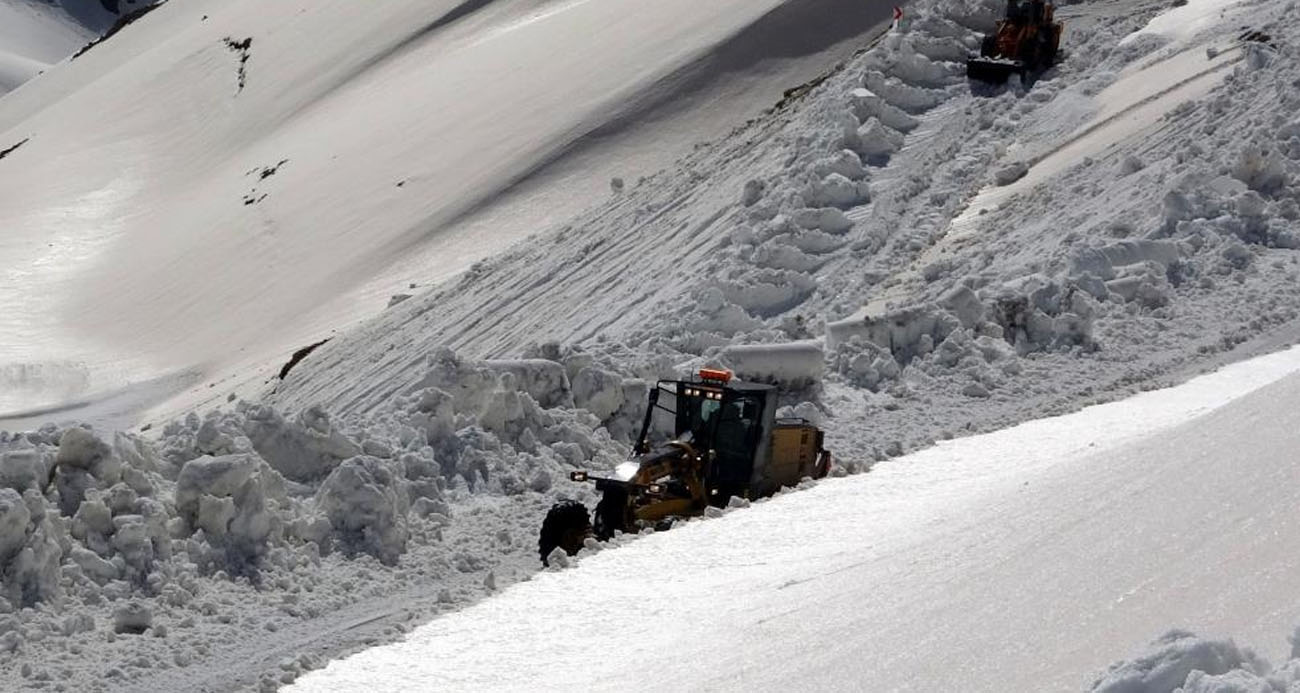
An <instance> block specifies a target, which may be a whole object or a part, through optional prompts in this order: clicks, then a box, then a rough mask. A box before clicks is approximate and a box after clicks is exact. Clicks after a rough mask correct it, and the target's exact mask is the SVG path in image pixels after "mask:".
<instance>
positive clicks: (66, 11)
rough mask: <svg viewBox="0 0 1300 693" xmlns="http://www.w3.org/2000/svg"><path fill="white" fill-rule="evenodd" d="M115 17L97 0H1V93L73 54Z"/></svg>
mask: <svg viewBox="0 0 1300 693" xmlns="http://www.w3.org/2000/svg"><path fill="white" fill-rule="evenodd" d="M111 17H112V15H111V14H110V13H109V12H108V11H106V10H105V9H104V8H103V7H101V6H100V5H99V2H98V1H97V0H72V1H71V2H53V1H50V2H43V1H42V0H4V1H3V2H0V95H3V94H5V93H6V92H9V91H13V90H14V89H16V88H17V87H18V86H19V85H21V84H22V83H24V82H26V81H28V80H30V79H31V78H32V77H35V76H36V75H37V74H39V73H40V72H42V71H44V70H47V69H49V68H50V66H51V65H53V64H54V63H57V62H59V61H60V60H62V59H64V58H66V57H68V56H70V55H72V54H73V53H74V52H75V51H76V50H77V49H79V48H81V47H82V46H84V45H85V44H86V43H88V42H90V41H91V40H93V39H94V38H95V37H96V36H97V35H98V32H99V31H102V30H103V29H105V28H107V26H108V25H109V22H110V21H111Z"/></svg>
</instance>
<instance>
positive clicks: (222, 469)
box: [0, 350, 647, 682]
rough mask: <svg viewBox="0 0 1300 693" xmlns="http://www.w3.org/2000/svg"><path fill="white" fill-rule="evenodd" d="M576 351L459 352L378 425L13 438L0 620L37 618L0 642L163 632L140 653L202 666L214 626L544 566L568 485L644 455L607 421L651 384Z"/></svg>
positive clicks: (133, 669)
mask: <svg viewBox="0 0 1300 693" xmlns="http://www.w3.org/2000/svg"><path fill="white" fill-rule="evenodd" d="M565 358H566V360H567V363H562V362H560V361H550V360H546V359H528V360H523V361H510V362H499V361H498V362H484V361H476V360H470V359H462V358H460V357H458V356H457V355H456V354H455V353H453V352H451V351H449V350H441V351H438V352H437V353H435V354H432V355H431V356H430V357H429V359H428V360H427V364H426V365H427V371H426V373H425V376H424V377H423V378H422V379H421V387H419V388H418V389H416V390H415V391H413V392H411V393H409V394H406V395H402V396H399V397H397V398H396V399H394V400H393V401H392V402H391V404H390V406H389V407H386V408H385V409H384V410H383V411H381V412H378V413H376V414H375V415H374V416H371V417H364V418H360V417H349V418H346V419H344V420H340V419H336V418H334V417H331V416H330V414H329V413H328V412H327V411H326V410H324V409H323V408H320V407H311V408H308V409H306V410H304V411H302V412H298V413H297V414H293V415H286V414H284V413H282V412H280V411H278V410H275V409H273V408H271V407H268V406H264V405H254V404H249V403H246V402H242V401H241V402H236V403H235V404H234V405H233V406H231V407H230V408H229V409H226V410H216V411H212V412H209V413H208V414H206V415H204V416H203V417H200V416H198V415H196V414H191V415H189V416H187V417H185V418H184V419H181V420H177V421H173V422H170V423H168V424H167V425H165V426H163V427H162V429H161V435H160V436H159V438H158V440H157V441H156V442H154V441H149V440H146V439H144V438H141V437H138V436H134V435H127V434H117V435H115V436H114V437H113V438H112V439H111V441H110V440H109V439H106V438H105V437H104V436H102V435H101V434H99V433H97V432H96V431H94V430H91V429H88V428H83V427H71V428H67V429H60V428H58V427H57V426H47V427H44V428H42V429H40V430H38V431H34V432H29V433H24V434H18V435H11V434H8V433H4V434H0V483H2V484H3V487H0V565H3V566H4V570H3V572H2V575H3V582H2V583H0V613H16V616H15V617H14V618H16V620H15V621H14V623H13V624H11V625H6V626H4V627H3V628H0V630H3V631H4V632H5V634H4V635H0V637H3V638H4V640H2V641H0V646H2V647H3V648H4V649H5V650H7V651H15V650H16V651H18V652H20V653H24V656H32V657H36V659H39V656H36V654H35V653H38V652H44V651H45V650H44V649H43V648H45V647H46V646H47V645H48V646H56V645H57V643H58V642H60V640H61V639H62V638H73V639H75V640H76V641H77V642H80V641H81V640H82V639H84V638H91V637H100V638H102V637H104V633H105V632H108V633H109V634H110V635H111V636H124V637H134V636H142V635H143V636H149V637H144V638H143V639H133V640H131V644H129V645H124V647H127V648H128V649H129V650H131V651H133V652H136V653H137V655H131V656H130V657H128V659H127V660H126V661H128V662H133V663H134V662H157V661H160V660H167V661H173V662H174V663H175V665H176V666H180V667H185V666H188V665H189V663H191V662H193V661H195V660H196V659H198V658H202V657H204V656H206V653H207V652H208V648H209V647H211V643H212V642H213V641H212V640H210V638H216V639H217V640H218V641H234V636H233V635H231V634H227V635H220V636H218V635H215V634H214V633H215V631H213V630H212V629H211V628H210V627H205V628H201V629H197V630H194V628H195V626H194V623H195V621H196V620H212V619H216V621H217V622H219V623H220V624H223V625H229V626H230V627H231V628H247V626H246V625H244V626H241V625H240V624H241V623H245V622H246V621H247V620H248V619H249V618H253V616H251V615H241V609H248V610H250V611H249V614H257V616H256V618H257V619H266V620H265V623H267V624H268V625H267V626H266V632H274V630H276V629H278V628H279V627H281V626H280V625H275V624H277V623H279V624H283V625H284V626H286V627H288V626H290V625H292V624H293V623H294V622H296V621H297V620H310V619H315V618H319V617H320V616H322V615H323V614H326V613H331V612H333V611H337V610H339V609H342V608H344V607H346V606H347V605H349V604H352V603H354V602H356V601H357V600H359V599H362V598H364V597H368V596H372V595H373V594H377V593H379V592H385V591H401V590H416V589H418V590H421V591H425V592H427V591H430V590H432V593H433V595H434V596H435V597H436V599H434V600H433V601H432V602H431V603H432V604H434V605H435V606H436V608H438V609H443V608H450V606H451V605H453V604H455V603H457V602H458V601H459V600H463V599H469V598H473V597H474V596H476V595H479V594H481V593H482V592H483V590H485V589H487V590H490V589H495V587H494V586H495V585H497V584H498V581H501V583H502V584H504V583H506V582H507V581H509V580H513V579H515V578H516V577H517V576H518V575H519V574H521V573H519V572H518V569H517V568H514V567H511V568H509V569H508V570H507V569H505V568H503V566H527V568H528V569H532V568H533V567H534V565H535V562H536V555H535V539H534V537H535V535H534V534H533V533H534V532H535V531H536V521H537V518H538V517H540V516H541V514H543V513H544V512H545V509H546V507H548V506H549V505H550V504H551V503H553V502H555V501H556V500H557V499H558V498H560V497H562V496H564V495H569V491H570V489H568V488H567V486H564V487H560V485H558V484H557V483H556V482H557V481H558V480H560V479H562V478H566V477H567V473H568V470H570V469H573V468H576V467H583V468H590V467H596V468H607V467H611V466H612V465H613V464H614V462H615V461H616V460H618V459H620V458H621V457H622V456H623V454H625V450H626V448H625V446H623V445H620V444H618V443H616V442H615V441H614V440H613V439H612V438H611V437H610V435H609V433H608V432H607V431H606V429H605V428H603V426H602V419H601V417H602V416H603V417H605V420H607V421H611V422H624V420H625V419H626V420H627V421H630V420H631V419H632V418H633V415H634V414H635V415H636V416H638V417H639V416H640V415H641V413H642V411H643V409H641V408H640V407H643V406H644V405H643V402H644V397H645V391H646V387H647V386H646V385H645V383H644V381H640V380H636V379H633V378H625V377H623V376H619V375H615V374H614V373H612V372H610V371H606V370H604V369H602V368H600V367H599V366H598V364H597V361H596V359H595V358H593V357H592V356H591V355H589V354H582V353H579V352H577V351H572V350H570V351H568V352H567V353H566V354H565ZM570 369H572V370H573V372H575V374H576V375H575V378H574V382H573V383H572V384H571V382H570V380H569V375H568V373H569V372H570ZM534 395H536V397H537V398H538V399H540V400H541V401H544V402H547V403H548V404H551V405H553V406H550V407H544V406H542V405H541V404H539V403H538V399H534ZM630 398H636V399H638V400H640V401H641V402H642V404H640V405H639V406H638V407H632V406H631V405H629V403H628V400H629V399H630ZM575 402H582V403H584V404H585V405H586V406H588V407H590V408H591V409H592V410H594V413H593V411H588V410H587V409H579V408H575V405H574V403H575ZM598 414H599V415H598ZM624 423H626V422H624ZM638 423H639V422H638ZM628 435H630V434H628ZM493 499H499V500H493ZM507 499H508V502H507ZM485 539H486V540H487V541H485ZM412 554H414V555H415V556H417V557H418V558H412V557H411V556H412ZM351 566H360V567H358V568H356V570H361V571H362V572H366V571H370V570H377V571H379V572H378V573H377V574H376V575H375V576H374V577H375V581H374V583H373V585H372V586H371V587H369V588H367V589H366V590H359V589H352V588H349V586H348V585H350V584H352V583H351V582H350V580H352V579H353V578H347V579H344V578H341V577H339V576H340V575H343V574H351V571H352V570H354V568H352V567H351ZM365 566H370V567H365ZM494 569H495V570H496V571H498V572H496V573H494V572H493V570H494ZM322 571H323V572H322ZM408 571H410V572H409V574H408ZM502 571H504V572H502ZM485 573H486V574H487V575H488V576H489V577H484V574H485ZM430 581H432V582H430ZM361 584H362V585H365V584H369V583H368V582H362V583H361ZM250 590H252V591H251V592H250ZM262 590H266V592H265V593H264V594H263V593H262V592H261V591H262ZM304 590H306V592H304ZM217 595H220V596H219V597H218V596H217ZM236 595H241V596H236ZM50 614H58V620H50V618H51V617H50ZM286 617H287V618H289V619H290V620H289V621H288V622H285V621H284V619H285V618H286ZM261 623H262V621H260V620H259V621H258V624H259V625H258V628H261V625H260V624H261ZM385 627H386V628H388V631H387V632H389V633H392V632H396V631H393V630H392V626H391V625H388V626H385ZM178 631H179V632H181V633H184V635H182V636H180V639H179V642H181V643H184V645H183V646H178V645H176V644H175V643H174V642H173V640H175V638H174V637H173V636H171V635H169V633H173V632H178ZM55 636H57V637H55ZM109 642H114V641H113V640H112V638H110V640H109ZM78 646H81V645H78ZM177 647H179V649H176V648H177ZM173 650H174V652H179V653H183V654H175V653H169V652H171V651H173ZM123 656H125V655H123ZM137 657H138V659H137ZM89 666H96V665H95V664H94V662H91V663H90V664H89ZM306 668H310V667H303V666H295V667H294V668H293V669H292V672H289V673H292V676H290V675H289V674H288V673H285V674H284V676H285V677H287V678H284V677H278V678H277V680H280V681H281V682H283V681H288V680H292V678H293V677H294V676H296V675H297V673H299V672H300V671H302V670H304V669H306ZM140 669H141V667H140V666H137V665H136V664H131V665H130V666H128V667H127V668H125V669H121V670H120V673H119V674H114V675H113V676H119V675H120V676H137V675H141V673H142V672H141V670H140ZM285 671H286V672H288V670H285ZM38 673H39V672H37V673H33V674H32V676H36V675H38ZM72 675H73V674H69V676H72ZM277 676H278V675H277Z"/></svg>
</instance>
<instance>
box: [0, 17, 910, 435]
mask: <svg viewBox="0 0 1300 693" xmlns="http://www.w3.org/2000/svg"><path fill="white" fill-rule="evenodd" d="M786 5H788V7H789V8H791V9H787V10H783V11H785V12H786V15H785V16H784V17H785V18H784V20H783V21H784V22H786V23H790V22H792V21H793V22H794V26H795V27H797V28H801V30H802V31H807V32H810V33H808V34H807V35H804V36H802V37H800V38H799V40H787V41H771V40H770V38H771V30H770V26H769V28H768V29H763V28H762V27H763V26H764V22H767V24H768V25H770V23H771V20H769V19H765V17H766V15H767V14H768V13H769V12H771V11H773V10H774V9H775V8H777V7H778V6H782V7H784V6H786ZM839 5H843V3H841V2H837V0H798V1H797V2H789V3H781V2H778V1H777V0H765V1H764V2H759V3H754V2H732V1H730V0H729V1H728V2H721V3H710V4H709V5H708V7H707V8H706V9H705V10H701V9H700V8H699V7H696V6H694V5H692V4H691V3H687V2H685V1H684V0H680V1H679V0H673V2H669V3H649V4H639V5H636V6H634V7H633V8H631V9H629V8H628V7H625V6H623V5H621V4H617V3H609V2H550V3H546V4H544V5H541V6H538V5H536V4H534V3H524V2H513V1H505V0H500V1H498V2H490V3H484V2H468V3H463V4H461V3H453V2H442V3H436V4H432V5H431V4H429V3H416V2H406V3H384V4H383V5H371V4H364V3H326V4H321V3H308V2H294V3H288V4H285V5H282V6H281V5H277V6H275V7H270V8H268V7H267V6H265V5H264V3H260V2H251V1H249V2H233V3H217V2H206V1H198V2H187V3H169V4H167V5H164V6H162V7H161V8H160V9H158V10H157V11H155V12H153V13H151V14H150V15H149V16H148V17H146V18H145V19H143V20H141V21H139V22H137V23H135V24H133V25H131V26H130V27H129V28H128V29H127V30H125V31H123V32H121V33H119V34H118V35H116V36H115V37H114V38H113V39H112V40H110V41H108V42H105V43H103V44H101V45H99V46H96V47H95V49H94V50H92V51H90V52H89V53H87V54H86V55H85V56H82V57H80V58H78V59H77V60H75V61H72V62H71V63H67V64H64V65H61V66H60V69H59V70H57V71H56V72H55V73H52V74H48V75H46V76H45V77H44V78H43V79H42V80H40V82H39V83H37V84H33V85H31V87H30V88H28V89H24V90H23V91H22V92H21V93H16V94H13V95H11V97H9V98H6V99H5V100H4V101H3V102H0V141H5V142H11V141H12V142H18V141H23V140H27V143H26V144H25V145H24V146H23V147H22V148H21V149H20V150H18V151H16V152H14V153H13V154H12V155H11V156H10V157H8V158H6V160H5V161H4V162H3V164H2V165H0V188H3V189H5V190H6V191H7V194H8V195H10V196H11V198H10V199H13V200H16V201H20V202H19V203H16V204H12V205H7V206H6V208H5V209H4V210H3V211H0V218H2V219H3V222H4V223H5V225H6V228H8V229H11V233H9V234H7V235H6V237H5V238H4V239H3V241H0V242H2V243H3V246H0V247H2V248H3V250H4V251H5V253H6V256H8V257H11V258H13V262H12V263H11V264H10V266H9V268H8V269H6V270H4V271H3V273H0V294H2V295H19V294H22V295H26V296H29V297H31V298H30V300H28V301H24V302H23V307H22V310H21V311H19V312H17V313H13V314H10V315H8V316H7V317H6V318H4V319H2V323H0V326H2V327H3V328H4V329H5V331H6V332H8V333H10V334H15V335H17V336H18V338H17V339H16V340H14V342H12V343H9V344H6V345H5V348H4V350H3V351H2V352H0V363H3V364H4V367H3V368H0V373H11V374H12V373H18V374H20V375H19V376H15V377H9V378H8V380H7V381H6V383H7V385H8V387H6V388H4V389H2V390H0V393H2V394H0V411H4V412H14V411H19V412H21V411H23V410H32V409H40V408H47V407H66V406H67V405H76V404H78V403H79V402H84V401H86V400H87V399H90V400H93V399H95V398H96V397H98V396H101V395H103V394H104V393H107V392H110V391H112V390H114V389H115V388H119V387H123V386H131V385H141V384H147V383H148V382H150V381H157V379H159V378H162V379H164V380H165V381H166V382H174V379H176V378H179V379H181V380H184V381H186V382H189V383H193V382H194V381H195V380H197V379H198V378H200V377H203V376H204V375H207V376H208V377H210V378H213V379H218V378H225V377H229V375H230V374H231V373H235V374H237V375H238V376H239V377H241V378H243V379H245V380H251V379H252V378H254V377H255V375H253V373H264V372H266V371H268V370H274V369H275V368H278V366H279V363H281V361H282V359H283V358H284V357H286V356H287V355H288V354H289V353H291V352H292V351H293V350H294V349H296V348H297V347H299V346H301V345H302V343H304V342H305V341H307V340H309V339H314V338H319V337H320V336H322V335H323V334H327V333H328V332H329V331H330V330H332V329H337V328H339V327H341V326H344V325H346V324H348V323H349V322H351V321H352V320H355V319H356V318H357V317H358V316H363V315H371V314H373V313H374V312H375V311H377V310H379V309H380V308H382V306H383V305H384V304H385V303H386V301H387V299H388V296H389V295H391V294H392V293H395V292H396V291H397V290H399V289H404V288H405V287H406V286H407V284H409V283H410V280H411V279H418V280H419V281H422V282H423V281H427V280H428V279H427V278H439V277H443V276H447V275H448V274H450V273H454V272H457V271H459V270H461V269H463V268H464V267H466V266H467V265H468V264H470V263H471V262H472V261H474V260H476V259H479V258H482V257H484V256H485V255H487V254H488V253H490V252H491V251H492V250H494V249H498V248H501V247H504V246H506V245H509V244H510V243H512V242H514V241H515V240H517V239H518V238H520V237H522V236H523V235H526V234H527V233H530V232H532V231H535V230H539V229H543V228H546V227H547V225H549V224H550V223H553V222H554V221H557V220H559V219H563V218H565V217H566V216H567V215H568V214H570V213H572V212H573V211H576V210H577V209H580V208H581V207H583V206H585V205H586V204H588V202H589V201H590V196H591V195H592V194H596V195H600V196H604V195H608V194H609V193H608V190H609V176H606V175H596V174H594V171H601V172H607V171H610V170H611V169H612V170H615V171H617V172H619V173H621V174H622V175H627V176H632V175H634V174H644V173H649V172H651V171H653V170H654V169H655V168H657V167H658V166H660V165H663V163H666V162H667V161H671V160H672V158H674V157H676V156H677V155H678V154H680V153H681V152H682V151H685V150H688V149H689V148H690V147H691V146H692V145H693V144H694V143H695V142H697V141H698V140H699V139H701V138H708V137H710V136H713V135H714V134H716V133H721V132H725V131H726V129H728V128H730V127H731V126H732V124H733V123H736V122H739V121H742V120H743V119H744V117H746V115H747V114H753V113H756V112H757V111H758V109H759V108H760V105H767V104H770V103H771V102H773V101H775V100H776V99H777V98H779V96H780V92H781V89H783V88H784V86H786V85H788V84H789V83H790V82H789V81H788V80H789V79H791V78H792V77H793V76H794V75H799V74H805V73H808V72H811V71H815V70H819V69H822V66H823V64H824V62H825V61H828V60H832V58H829V57H828V54H827V51H832V52H833V51H834V50H836V48H835V45H836V43H835V42H837V41H843V40H844V39H845V38H846V37H851V36H855V35H858V34H860V33H862V32H864V31H866V30H867V29H868V28H869V27H871V26H873V25H875V24H877V23H878V22H879V21H880V18H881V15H882V14H884V13H886V12H887V10H886V9H885V8H884V5H883V4H882V5H880V6H879V7H877V6H876V5H869V6H868V7H866V8H865V9H863V10H862V11H861V13H860V14H856V15H855V16H852V17H850V18H849V19H848V20H847V21H845V22H841V23H837V24H835V25H827V26H826V27H825V28H821V27H818V26H817V25H815V24H814V23H813V22H811V21H809V19H810V18H811V17H815V16H817V13H818V12H819V11H821V10H824V9H826V8H828V7H835V6H839ZM792 16H793V18H794V19H792ZM683 18H688V19H683ZM795 20H797V21H795ZM746 32H754V33H746ZM579 38H581V41H579V40H578V39H579ZM227 39H229V40H227ZM246 39H251V43H247V44H245V43H244V41H245V40H246ZM822 39H825V40H822ZM842 49H843V48H842V47H841V48H840V50H842ZM814 66H815V67H814ZM714 85H720V86H721V87H722V88H721V89H717V90H715V89H714ZM715 92H716V93H715ZM713 96H719V97H720V98H722V99H724V100H723V101H715V100H713V98H711V97H713ZM679 97H680V98H679ZM649 141H654V142H656V143H657V145H656V146H655V147H650V146H640V145H636V144H635V143H637V142H649ZM5 146H8V145H7V144H6V145H5ZM543 174H545V175H543ZM548 176H549V177H548ZM575 178H576V179H577V180H578V181H579V182H580V183H581V185H579V186H577V187H576V190H577V192H574V190H575V185H574V182H575ZM506 191H512V193H514V194H515V197H513V198H507V200H509V199H514V200H515V202H514V203H513V204H515V205H516V207H515V208H519V205H523V206H524V208H526V209H527V210H528V216H527V217H522V218H521V217H516V216H513V215H507V218H508V219H509V221H508V223H503V222H502V221H501V217H500V216H495V217H491V216H488V215H492V214H494V210H496V209H497V205H498V202H499V200H498V197H499V196H500V195H501V193H503V192H506ZM597 191H598V192H597ZM196 248H201V250H196ZM399 262H401V263H406V264H405V265H402V266H396V267H395V265H394V263H399ZM36 267H52V268H57V269H56V271H51V272H32V271H31V269H32V268H36ZM37 344H40V345H41V346H40V347H39V348H36V347H35V346H34V345H37ZM23 345H26V346H23ZM169 378H170V379H172V380H167V379H169ZM207 382H210V381H207ZM205 384H206V383H205ZM84 414H85V412H83V416H84ZM69 415H70V414H69ZM135 416H137V417H138V416H139V412H138V411H137V412H135ZM85 418H93V417H90V416H85ZM10 420H12V417H11V419H10Z"/></svg>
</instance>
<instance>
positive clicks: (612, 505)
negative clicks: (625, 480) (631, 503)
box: [595, 489, 627, 541]
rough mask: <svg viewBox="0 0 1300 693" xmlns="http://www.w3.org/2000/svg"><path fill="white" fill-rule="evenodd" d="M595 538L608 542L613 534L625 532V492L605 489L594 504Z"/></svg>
mask: <svg viewBox="0 0 1300 693" xmlns="http://www.w3.org/2000/svg"><path fill="white" fill-rule="evenodd" d="M595 529H596V538H597V539H599V540H601V541H609V540H610V539H612V538H614V532H626V531H627V491H624V490H623V489H606V491H605V495H604V496H602V497H601V499H600V502H599V503H597V504H596V528H595Z"/></svg>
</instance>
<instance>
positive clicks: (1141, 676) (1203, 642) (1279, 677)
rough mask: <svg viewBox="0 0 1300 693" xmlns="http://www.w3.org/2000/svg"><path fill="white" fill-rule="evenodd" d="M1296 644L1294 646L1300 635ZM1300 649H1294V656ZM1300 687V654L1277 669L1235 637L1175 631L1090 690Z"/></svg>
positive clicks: (1200, 691) (1278, 691)
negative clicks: (1211, 636) (1237, 641)
mask: <svg viewBox="0 0 1300 693" xmlns="http://www.w3.org/2000/svg"><path fill="white" fill-rule="evenodd" d="M1292 643H1293V645H1294V643H1295V639H1294V638H1293V640H1292ZM1297 655H1300V652H1296V651H1295V650H1294V649H1293V651H1292V657H1297ZM1297 687H1300V659H1293V660H1292V661H1291V662H1288V663H1287V664H1286V665H1285V666H1283V667H1281V668H1280V669H1278V670H1277V671H1273V670H1272V667H1270V666H1269V664H1268V662H1266V661H1264V660H1263V659H1260V658H1259V657H1258V656H1257V655H1256V654H1255V653H1254V652H1253V651H1251V650H1250V649H1248V648H1243V647H1239V646H1238V645H1237V644H1236V643H1234V642H1233V641H1232V640H1210V639H1204V638H1200V637H1197V636H1196V635H1194V634H1192V633H1189V632H1186V631H1180V630H1175V631H1170V632H1168V633H1166V634H1165V635H1163V636H1161V637H1160V638H1159V639H1157V640H1156V641H1155V642H1154V643H1152V644H1151V647H1150V648H1149V649H1148V651H1147V652H1146V653H1145V654H1143V655H1141V656H1139V657H1137V658H1134V659H1131V660H1125V661H1122V662H1117V663H1115V664H1113V665H1111V668H1110V670H1109V671H1107V672H1106V673H1105V674H1103V675H1101V676H1100V677H1098V679H1097V680H1096V681H1095V682H1094V683H1093V684H1092V687H1091V688H1090V689H1089V691H1091V693H1287V692H1288V691H1294V690H1296V688H1297Z"/></svg>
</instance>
